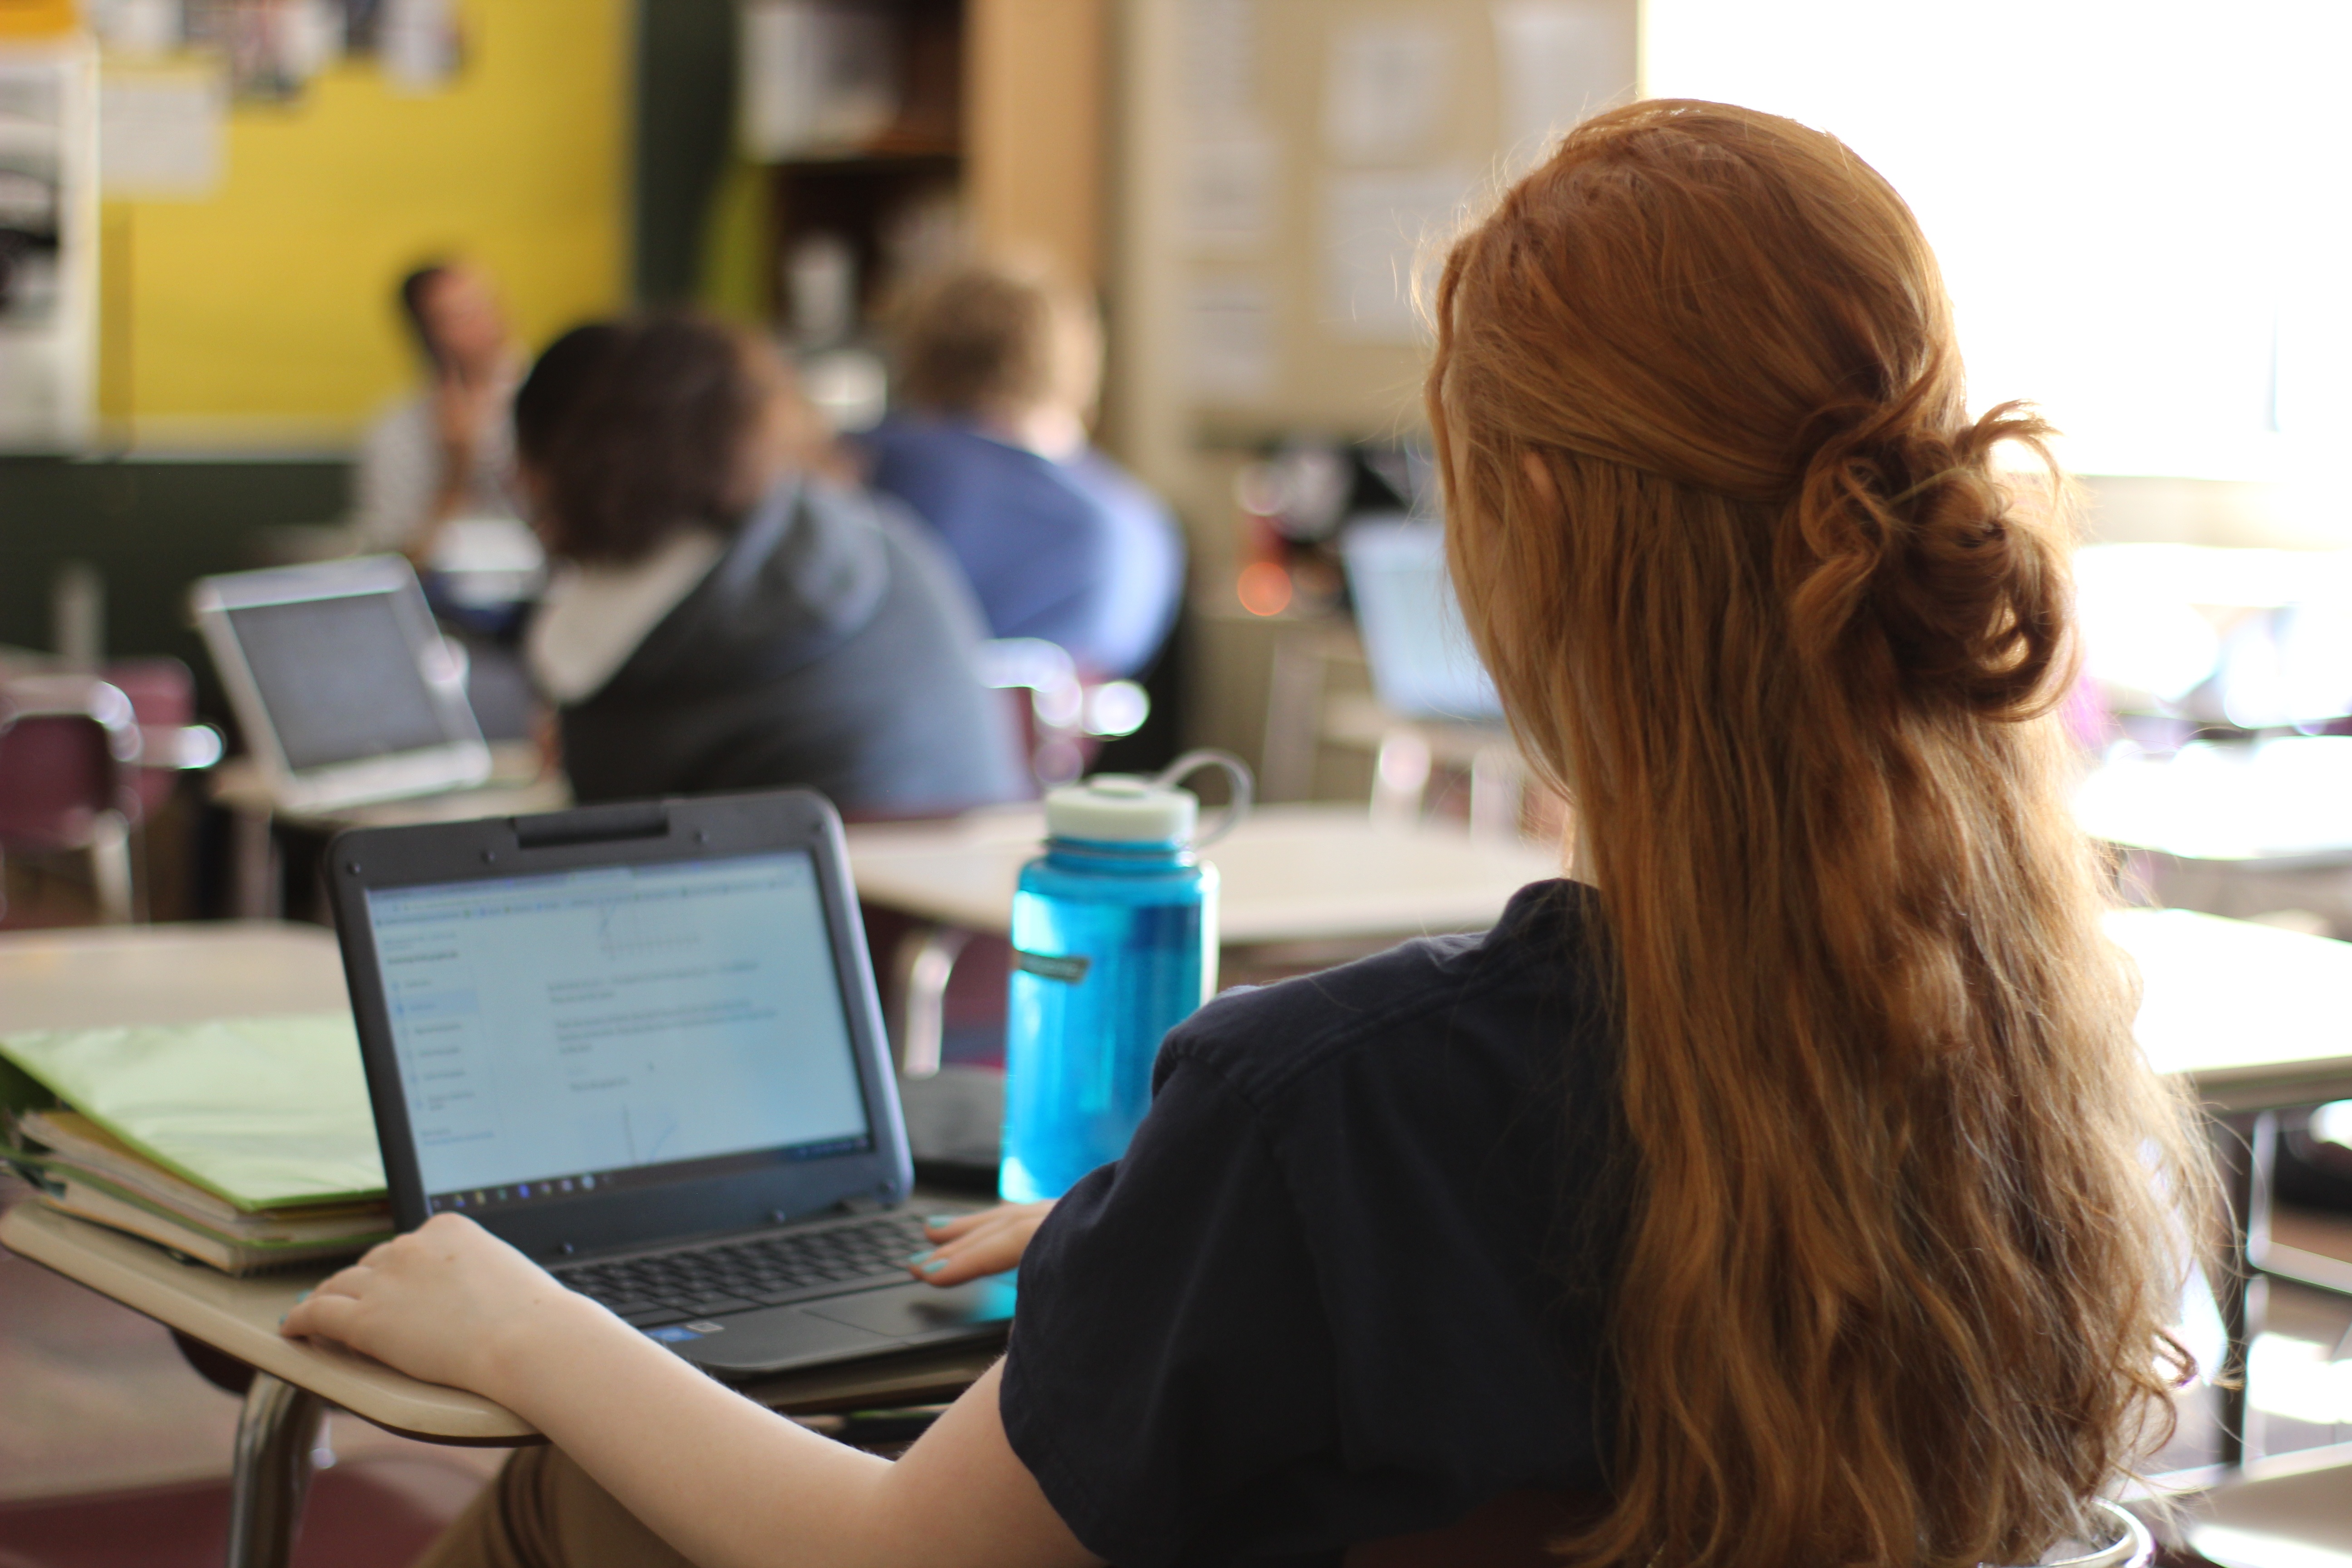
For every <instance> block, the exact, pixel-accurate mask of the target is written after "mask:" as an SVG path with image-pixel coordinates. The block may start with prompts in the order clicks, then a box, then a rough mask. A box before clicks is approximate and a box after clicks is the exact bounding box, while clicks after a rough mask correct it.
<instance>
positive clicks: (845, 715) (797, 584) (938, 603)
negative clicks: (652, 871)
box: [515, 315, 1027, 816]
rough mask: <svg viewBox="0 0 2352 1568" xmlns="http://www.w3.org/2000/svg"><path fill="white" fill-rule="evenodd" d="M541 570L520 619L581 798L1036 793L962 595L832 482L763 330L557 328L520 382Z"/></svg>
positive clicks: (906, 535) (959, 799)
mask: <svg viewBox="0 0 2352 1568" xmlns="http://www.w3.org/2000/svg"><path fill="white" fill-rule="evenodd" d="M515 437H516V446H517V451H518V455H519V457H520V467H521V475H522V482H523V486H524V489H525V491H526V493H527V495H528V496H529V499H530V508H531V513H532V521H533V526H534V527H536V528H537V529H538V531H539V532H540V534H541V538H542V539H543V540H544V541H545V542H546V544H547V547H548V552H549V554H550V556H551V558H552V560H553V561H554V562H555V563H556V564H555V569H554V572H553V574H552V576H551V580H550V582H549V584H548V590H547V595H546V598H545V600H544V602H543V604H542V605H541V609H540V611H539V614H538V615H537V616H536V617H535V619H534V621H533V623H532V625H531V627H530V634H529V642H528V646H529V653H530V666H531V669H532V672H533V675H534V677H535V678H536V679H537V680H538V682H539V684H540V686H541V689H542V690H543V691H544V692H545V694H546V695H547V696H548V698H549V699H550V700H552V701H553V702H554V703H555V704H556V705H557V708H558V710H559V713H560V716H561V722H562V742H563V753H564V763H565V766H566V769H567V771H568V772H569V773H570V774H571V778H572V788H573V790H574V791H575V792H576V794H577V795H578V796H579V798H580V799H581V800H582V801H583V802H593V801H605V800H620V799H630V798H637V797H644V796H650V795H687V794H695V793H700V792H708V791H719V790H734V789H751V788H759V787H761V786H766V785H781V784H805V785H807V786H809V787H811V788H814V789H817V790H821V791H823V792H824V794H825V795H829V796H830V797H832V799H833V801H834V803H835V805H838V806H839V807H840V808H841V810H842V811H843V812H844V813H845V814H846V815H849V816H861V815H863V816H914V815H925V814H932V813H942V812H949V811H953V810H958V809H961V808H964V807H967V806H971V805H982V804H986V803H989V802H993V801H1001V800H1009V799H1013V798H1017V797H1019V796H1021V795H1024V794H1026V793H1027V785H1026V780H1025V778H1024V773H1023V771H1022V769H1021V767H1020V765H1019V761H1018V750H1017V742H1016V739H1015V736H1014V735H1013V719H1012V714H1011V711H1010V710H1009V708H1008V707H1007V706H1006V704H1005V702H1004V701H1003V699H1002V698H1001V697H1000V696H999V694H998V693H996V692H994V691H992V690H990V689H988V688H986V687H984V686H982V684H981V681H980V679H979V675H978V673H977V669H976V666H975V657H976V650H977V647H978V645H979V643H980V640H981V639H982V637H983V636H984V635H985V633H984V632H983V631H982V623H981V619H980V616H979V612H978V610H977V608H976V607H975V606H974V605H973V604H972V601H971V590H970V589H969V588H968V587H967V586H966V585H965V584H964V583H963V582H962V580H961V578H960V577H959V576H958V575H957V574H956V570H955V567H954V566H953V564H952V563H950V562H948V561H946V560H945V559H944V558H943V557H942V556H941V555H940V552H939V548H938V546H937V545H936V543H934V542H932V541H931V540H930V539H929V537H928V535H927V534H926V532H925V531H924V530H923V529H922V527H921V525H920V524H919V523H917V522H915V521H912V520H911V519H909V518H908V517H907V516H906V515H905V514H904V513H903V512H902V511H900V510H898V508H897V507H896V505H895V503H892V502H889V501H887V500H880V499H878V498H877V497H875V496H872V495H870V494H867V493H866V492H864V491H861V490H856V489H847V488H844V487H842V486H839V485H836V484H834V483H832V482H830V481H828V480H827V479H824V477H822V476H821V475H820V474H819V473H818V472H817V471H816V468H818V467H819V466H820V463H821V460H820V459H819V458H818V453H819V452H820V451H821V449H822V445H821V438H820V437H819V436H818V433H817V432H816V431H815V429H814V419H813V417H812V416H811V415H810V414H809V413H808V411H807V409H806V405H804V404H803V402H802V401H801V399H800V398H799V397H798V395H796V393H795V391H794V389H793V384H792V382H791V378H790V374H789V373H788V372H787V371H786V370H785V368H784V367H783V365H782V363H781V362H780V361H779V360H778V359H777V358H776V356H775V354H774V353H772V352H771V351H770V350H769V349H768V348H767V347H766V346H765V345H764V344H762V343H761V342H757V341H756V340H754V339H752V338H751V337H750V336H749V335H748V334H746V333H742V332H740V331H735V330H734V329H732V328H729V327H726V326H723V325H720V324H719V323H717V322H714V321H706V320H702V319H699V318H696V317H692V316H685V315H658V316H650V317H646V318H642V319H636V320H629V321H609V322H600V323H597V324H594V325H591V326H584V327H579V328H575V329H574V330H573V331H570V332H567V333H566V334H564V335H563V336H562V338H559V339H558V340H556V342H554V343H553V344H552V345H551V347H550V348H549V349H548V350H547V352H546V353H544V354H542V355H541V357H540V360H539V363H537V364H536V365H535V366H534V367H533V368H532V370H531V373H530V377H529V379H528V380H526V381H525V382H524V384H523V385H522V387H521V389H520V392H519V393H518V394H517V395H516V398H515Z"/></svg>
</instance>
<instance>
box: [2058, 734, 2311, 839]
mask: <svg viewBox="0 0 2352 1568" xmlns="http://www.w3.org/2000/svg"><path fill="white" fill-rule="evenodd" d="M2074 817H2075V820H2076V821H2078V822H2080V823H2081V824H2082V825H2083V831H2084V832H2085V833H2088V834H2090V835H2091V836H2092V837H2095V838H2104V839H2105V840H2106V841H2107V842H2109V843H2111V844H2121V845H2125V846H2126V847H2130V848H2134V849H2152V850H2155V851H2157V852H2158V853H2159V854H2165V855H2171V856H2176V857H2178V858H2181V859H2184V860H2213V861H2226V862H2233V863H2237V864H2241V865H2247V866H2255V867H2260V868H2264V869H2267V870H2278V871H2287V870H2301V869H2316V868H2327V867H2336V866H2343V865H2346V864H2347V863H2352V736H2346V735H2294V736H2287V737H2284V738H2282V739H2278V740H2273V741H2263V742H2221V743H2215V742H2200V743H2199V744H2196V745H2190V746H2184V747H2182V748H2181V749H2180V751H2179V752H2178V753H2177V754H2175V755H2173V756H2170V757H2122V758H2116V759H2114V760H2111V761H2108V762H2104V763H2100V764H2099V765H2098V766H2097V767H2096V768H2095V769H2093V770H2092V772H2091V773H2090V775H2089V776H2088V777H2086V778H2085V779H2084V780H2083V782H2082V784H2081V785H2080V786H2079V787H2078V788H2077V789H2076V791H2075V794H2074Z"/></svg>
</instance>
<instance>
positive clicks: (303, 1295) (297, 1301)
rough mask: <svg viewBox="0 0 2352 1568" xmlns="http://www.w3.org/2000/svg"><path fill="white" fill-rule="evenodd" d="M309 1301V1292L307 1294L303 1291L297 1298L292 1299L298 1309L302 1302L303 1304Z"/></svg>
mask: <svg viewBox="0 0 2352 1568" xmlns="http://www.w3.org/2000/svg"><path fill="white" fill-rule="evenodd" d="M307 1300H310V1292H309V1291H308V1290H305V1291H303V1292H302V1293H301V1294H300V1295H299V1296H297V1297H295V1298H294V1304H295V1305H296V1306H298V1307H299V1306H300V1305H301V1304H302V1303H303V1302H305V1301H307Z"/></svg>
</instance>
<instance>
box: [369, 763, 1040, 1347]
mask: <svg viewBox="0 0 2352 1568" xmlns="http://www.w3.org/2000/svg"><path fill="white" fill-rule="evenodd" d="M328 865H329V873H328V878H329V881H330V883H331V887H332V900H333V904H334V909H335V923H336V927H337V930H338V931H339V933H340V935H341V941H342V948H343V966H344V971H345V973H346V975H347V977H348V979H349V981H350V984H351V991H352V1008H353V1011H354V1013H355V1014H356V1016H357V1019H358V1025H359V1036H360V1044H361V1049H362V1056H363V1058H365V1062H366V1067H367V1076H368V1089H369V1093H370V1096H371V1097H372V1099H373V1102H374V1107H375V1119H376V1131H377V1134H378V1136H379V1138H380V1139H381V1141H382V1142H383V1163H384V1172H385V1175H386V1178H387V1180H388V1183H389V1185H390V1187H391V1193H392V1204H393V1212H394V1218H395V1219H396V1221H397V1223H398V1225H399V1226H400V1228H401V1229H403V1230H410V1229H414V1228H415V1226H419V1225H422V1224H423V1223H424V1222H425V1219H426V1217H427V1216H429V1215H433V1214H436V1213H440V1212H444V1211H448V1212H454V1213H462V1214H466V1215H471V1216H472V1217H473V1218H475V1219H476V1220H478V1221H479V1222H480V1223H481V1224H482V1225H484V1226H487V1227H488V1228H489V1229H490V1230H492V1231H494V1232H496V1233H497V1234H498V1235H499V1236H501V1237H505V1238H506V1239H507V1240H508V1241H509V1242H511V1243H513V1244H514V1245H515V1246H516V1247H520V1248H521V1249H522V1250H523V1251H524V1252H526V1253H528V1254H529V1255H530V1257H532V1258H535V1259H537V1260H538V1261H540V1262H541V1263H542V1264H544V1265H546V1266H547V1267H548V1268H550V1269H551V1271H552V1272H553V1273H554V1274H555V1276H556V1278H557V1279H561V1280H562V1281H563V1282H564V1283H565V1284H567V1285H569V1286H571V1287H572V1289H577V1290H580V1291H582V1292H583V1293H584V1294H587V1295H591V1296H593V1297H595V1298H597V1299H598V1300H602V1301H603V1302H604V1304H605V1305H607V1306H608V1307H610V1308H612V1309H613V1310H614V1311H615V1312H618V1313H619V1314H620V1315H621V1316H622V1317H623V1318H625V1319H626V1320H627V1321H629V1322H631V1323H633V1324H635V1325H636V1326H637V1327H638V1328H640V1329H643V1330H644V1331H646V1332H647V1333H648V1334H650V1335H651V1336H652V1337H653V1338H655V1339H657V1340H660V1341H663V1342H666V1343H667V1344H669V1345H670V1346H671V1348H673V1349H674V1350H676V1351H677V1352H678V1353H679V1354H681V1355H683V1356H685V1357H686V1358H687V1359H688V1360H689V1361H692V1362H695V1363H698V1364H699V1365H701V1366H704V1367H706V1368H708V1369H709V1370H711V1371H713V1372H715V1373H721V1374H728V1375H748V1374H751V1373H767V1372H775V1371H780V1370H782V1369H784V1368H788V1367H799V1366H810V1365H817V1364H822V1363H829V1362H837V1361H845V1360H851V1359H856V1358H859V1357H863V1356H869V1355H874V1354H877V1353H880V1352H889V1351H893V1350H897V1349H901V1348H906V1347H910V1346H915V1345H929V1344H939V1343H950V1342H959V1341H964V1340H981V1339H997V1338H1001V1337H1002V1336H1003V1331H1004V1325H1005V1322H1006V1321H1007V1320H1008V1319H1009V1318H1010V1317H1011V1314H1012V1286H1011V1284H1010V1283H1009V1282H1007V1281H1001V1280H994V1281H980V1282H975V1283H973V1284H970V1285H965V1286H961V1287H957V1288H955V1289H946V1290H941V1289H936V1288H934V1287H931V1286H928V1285H921V1284H918V1283H915V1282H913V1281H911V1280H910V1279H908V1275H907V1271H906V1267H905V1262H904V1260H905V1258H907V1256H908V1254H910V1253H912V1252H916V1251H919V1250H922V1249H923V1248H925V1247H927V1246H928V1245H929V1244H928V1243H927V1242H926V1241H925V1240H924V1238H923V1237H922V1234H921V1230H920V1227H919V1222H918V1220H917V1218H916V1216H915V1215H911V1214H908V1213H905V1212H902V1210H901V1207H900V1205H902V1204H903V1203H904V1202H905V1200H906V1198H907V1196H908V1188H909V1186H910V1184H911V1168H910V1165H909V1162H908V1152H907V1136H906V1128H905V1124H904V1122H903V1121H901V1119H900V1116H899V1110H898V1098H897V1095H896V1092H895V1083H894V1079H893V1076H892V1073H891V1068H890V1059H889V1052H888V1047H887V1043H886V1041H885V1039H884V1035H883V1029H882V1021H881V1011H880V1006H879V1004H878V1002H877V999H876V995H875V990H874V980H873V973H872V970H871V967H870V966H869V964H868V963H867V960H866V944H865V939H864V934H863V931H862V930H861V928H860V926H859V923H858V918H857V905H856V895H855V893H854V891H853V890H852V888H851V884H850V879H849V869H848V859H847V852H846V849H845V846H844V844H843V841H842V837H841V825H840V819H839V818H838V817H837V816H835V813H834V810H833V807H832V806H831V805H829V804H828V803H827V802H826V801H825V800H824V797H823V796H821V795H815V794H813V793H811V792H809V791H806V790H786V791H773V792H768V793H763V794H759V795H731V796H710V797H704V798H698V799H694V800H673V801H667V802H662V803H659V804H655V805H625V806H596V807H588V808H583V809H581V810H577V811H567V812H557V813H552V814H550V815H547V816H522V817H508V818H499V819H493V820H488V821H481V822H460V823H446V824H433V825H427V826H415V827H394V828H367V829H358V830H354V831H351V832H347V833H343V834H341V835H339V836H338V837H336V838H335V840H334V842H333V844H332V845H331V847H330V849H329V853H328ZM929 1206H930V1207H932V1208H938V1207H940V1206H942V1205H929ZM943 1206H945V1207H947V1208H950V1209H953V1208H956V1207H958V1206H968V1205H943Z"/></svg>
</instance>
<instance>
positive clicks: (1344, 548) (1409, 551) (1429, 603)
mask: <svg viewBox="0 0 2352 1568" xmlns="http://www.w3.org/2000/svg"><path fill="white" fill-rule="evenodd" d="M1339 556H1340V560H1341V562H1342V563H1344V564H1345V566H1346V568H1347V572H1348V592H1349V596H1350V597H1352V598H1353V599H1354V600H1355V604H1356V629H1357V631H1358V632H1359V633H1360V634H1361V636H1362V637H1363V639H1364V659H1365V662H1366V663H1368V664H1370V666H1371V670H1372V689H1373V691H1374V692H1375V693H1376V694H1377V695H1378V696H1379V698H1380V700H1381V707H1383V708H1385V709H1387V710H1389V711H1390V712H1391V713H1394V714H1396V715H1397V716H1399V717H1400V718H1404V719H1454V720H1465V721H1475V722H1498V721H1500V720H1501V719H1502V717H1503V704H1502V700H1500V699H1499V698H1497V697H1496V695H1495V683H1494V681H1493V679H1490V678H1489V677H1488V676H1487V674H1486V666H1485V665H1483V664H1480V663H1479V662H1478V654H1477V650H1476V649H1475V647H1472V646H1471V643H1470V628H1469V627H1468V626H1465V624H1464V623H1463V619H1462V606H1461V605H1460V603H1459V602H1457V601H1456V600H1455V598H1454V583H1453V579H1452V578H1450V577H1449V576H1447V575H1446V571H1445V528H1444V524H1442V523H1439V522H1435V521H1429V520H1426V519H1422V518H1408V517H1406V516H1405V515H1404V514H1402V513H1401V512H1400V513H1397V514H1395V515H1392V516H1384V515H1381V514H1379V513H1371V514H1367V515H1365V516H1361V517H1359V518H1357V519H1356V520H1354V521H1351V522H1349V524H1348V527H1347V531H1345V532H1343V533H1342V534H1341V535H1340V536H1339Z"/></svg>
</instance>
